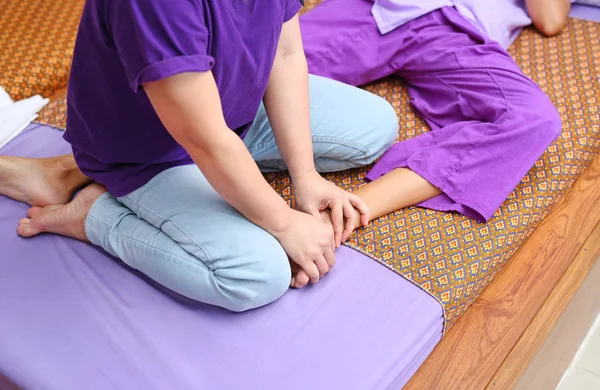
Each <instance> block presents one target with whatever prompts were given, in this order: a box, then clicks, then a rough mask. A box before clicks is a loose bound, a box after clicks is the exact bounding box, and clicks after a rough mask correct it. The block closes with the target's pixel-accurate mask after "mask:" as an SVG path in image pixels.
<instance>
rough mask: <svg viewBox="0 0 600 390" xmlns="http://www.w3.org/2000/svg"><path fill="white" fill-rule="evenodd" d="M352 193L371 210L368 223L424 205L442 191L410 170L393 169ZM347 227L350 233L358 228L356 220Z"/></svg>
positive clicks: (323, 215)
mask: <svg viewBox="0 0 600 390" xmlns="http://www.w3.org/2000/svg"><path fill="white" fill-rule="evenodd" d="M353 193H354V195H357V196H358V197H359V198H361V199H362V200H363V201H364V202H365V203H366V204H367V207H368V208H369V210H370V211H371V214H370V218H369V221H372V220H374V219H377V218H379V217H382V216H384V215H387V214H389V213H391V212H393V211H396V210H400V209H403V208H405V207H408V206H414V205H416V204H419V203H421V202H424V201H426V200H427V199H431V198H433V197H435V196H438V195H440V194H441V193H442V191H440V190H439V189H438V188H437V187H434V186H433V185H431V184H430V183H429V182H428V181H427V180H425V179H423V178H422V177H421V176H419V175H417V174H416V173H415V172H413V171H411V170H410V169H408V168H396V169H394V170H393V171H391V172H389V173H386V174H385V175H383V176H381V177H380V178H379V179H377V180H375V181H372V182H370V183H369V184H367V185H365V186H363V187H361V188H359V189H357V190H356V191H354V192H353ZM321 215H322V217H323V220H324V221H325V222H329V221H328V216H329V213H328V212H327V211H325V212H321ZM351 226H352V229H353V230H354V229H356V228H358V227H360V226H362V224H361V222H360V220H359V218H358V217H357V218H355V219H354V221H353V222H352V225H351Z"/></svg>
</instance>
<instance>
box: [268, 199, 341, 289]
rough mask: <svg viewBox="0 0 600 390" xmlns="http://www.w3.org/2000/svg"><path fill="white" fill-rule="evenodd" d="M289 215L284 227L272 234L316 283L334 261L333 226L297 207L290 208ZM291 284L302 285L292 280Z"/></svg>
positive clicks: (293, 285)
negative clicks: (297, 209)
mask: <svg viewBox="0 0 600 390" xmlns="http://www.w3.org/2000/svg"><path fill="white" fill-rule="evenodd" d="M286 217H287V218H286V223H285V225H284V226H283V228H282V229H280V230H278V231H273V232H271V234H273V236H274V237H275V238H277V240H278V241H279V243H280V244H281V246H282V247H283V249H284V250H285V252H286V253H287V255H288V256H289V258H290V259H291V260H292V261H293V262H294V263H296V264H298V266H299V267H300V268H301V269H302V271H303V272H304V273H305V274H306V275H308V278H309V280H310V282H311V283H317V282H318V281H319V279H320V278H321V277H323V276H324V275H325V274H326V273H327V272H329V270H330V269H331V267H333V265H334V264H335V254H334V248H333V247H332V245H331V243H332V240H333V230H332V229H331V226H329V225H327V224H325V223H323V222H322V221H321V220H318V219H316V218H313V217H312V216H310V215H308V214H305V213H302V212H299V211H296V210H290V213H289V215H287V216H286ZM296 274H297V273H296ZM295 276H296V275H294V277H295ZM305 282H306V280H305V281H304V283H301V284H302V285H304V284H305ZM292 287H302V286H300V285H296V284H295V283H294V280H292Z"/></svg>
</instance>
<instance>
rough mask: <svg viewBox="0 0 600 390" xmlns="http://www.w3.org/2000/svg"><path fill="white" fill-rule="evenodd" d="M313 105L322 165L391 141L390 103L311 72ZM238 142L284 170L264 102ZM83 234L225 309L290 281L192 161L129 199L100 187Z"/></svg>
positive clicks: (269, 239)
mask: <svg viewBox="0 0 600 390" xmlns="http://www.w3.org/2000/svg"><path fill="white" fill-rule="evenodd" d="M310 104H311V106H310V115H311V129H312V139H313V145H314V153H315V164H316V167H317V169H318V170H320V171H338V170H343V169H347V168H352V167H357V166H361V165H365V164H369V163H370V162H372V161H373V160H375V159H376V158H377V157H378V156H380V155H381V154H382V153H383V152H384V151H385V150H386V149H387V148H388V147H389V146H390V145H391V144H392V143H393V141H394V140H395V138H396V134H397V130H398V119H397V117H396V113H395V112H394V109H393V108H392V107H391V105H390V104H389V103H388V102H386V101H385V100H384V99H382V98H380V97H378V96H375V95H373V94H371V93H368V92H365V91H363V90H361V89H358V88H355V87H351V86H348V85H345V84H341V83H339V82H336V81H333V80H329V79H325V78H321V77H317V76H310ZM244 142H245V144H246V145H247V147H248V150H249V151H250V153H251V154H252V156H253V157H254V159H255V160H256V162H257V164H258V166H259V167H260V168H261V170H263V171H275V170H284V169H285V168H286V166H285V163H284V161H283V160H282V158H281V155H280V153H279V151H278V149H277V145H276V143H275V139H274V137H273V132H272V130H271V127H270V125H269V122H268V120H267V115H266V112H265V110H264V108H263V107H261V109H260V111H259V112H258V114H257V117H256V120H255V121H254V123H253V125H252V127H251V129H250V131H249V133H248V134H247V136H246V137H245V139H244ZM249 196H251V194H249ZM86 234H87V236H88V239H89V240H90V241H91V242H92V243H93V244H95V245H98V246H100V247H102V248H104V249H105V250H106V251H107V252H109V253H110V254H112V255H113V256H116V257H118V258H119V259H121V260H122V261H124V262H125V263H126V264H127V265H129V266H131V267H132V268H135V269H137V270H139V271H141V272H142V273H144V274H146V275H147V276H149V277H150V278H152V279H154V280H155V281H157V282H158V283H160V284H162V285H164V286H165V287H168V288H169V289H171V290H173V291H175V292H177V293H179V294H182V295H184V296H186V297H188V298H191V299H194V300H197V301H201V302H205V303H208V304H212V305H217V306H221V307H224V308H226V309H229V310H232V311H244V310H248V309H253V308H256V307H259V306H262V305H266V304H268V303H270V302H272V301H274V300H275V299H277V298H279V297H280V296H281V295H283V293H284V292H285V291H286V290H287V288H288V286H289V283H290V278H291V274H290V265H289V262H288V259H287V256H286V253H285V251H284V250H283V248H282V247H281V245H280V244H279V242H278V241H277V240H276V239H275V238H274V237H273V236H271V235H270V234H269V233H267V232H266V231H265V230H263V229H261V228H260V227H258V226H256V225H254V224H253V223H252V222H250V221H248V220H247V219H246V218H244V217H243V216H242V215H241V214H240V213H239V212H238V211H236V210H235V209H234V208H233V207H231V206H230V205H229V204H228V203H227V202H225V200H223V198H221V197H220V196H219V194H217V192H216V191H215V190H214V189H213V188H212V187H211V185H210V184H209V183H208V182H207V180H206V179H205V178H204V176H203V175H202V173H201V172H200V170H199V169H198V167H196V166H195V165H188V166H182V167H177V168H172V169H169V170H166V171H164V172H162V173H160V174H158V175H157V176H155V177H154V178H153V179H152V180H151V181H150V182H148V183H147V184H146V185H144V186H143V187H141V188H140V189H138V190H136V191H134V192H132V193H131V194H129V195H127V196H123V197H120V198H115V197H113V196H111V195H110V194H109V193H104V194H103V195H101V196H100V197H99V198H98V200H97V201H96V202H95V203H94V205H93V206H92V208H91V210H90V212H89V214H88V217H87V220H86Z"/></svg>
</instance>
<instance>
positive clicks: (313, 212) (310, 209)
mask: <svg viewBox="0 0 600 390" xmlns="http://www.w3.org/2000/svg"><path fill="white" fill-rule="evenodd" d="M305 212H306V214H310V215H312V216H313V217H315V218H317V219H318V220H319V221H321V220H323V218H322V217H321V213H320V212H319V208H318V207H315V206H311V207H307V208H306V210H305Z"/></svg>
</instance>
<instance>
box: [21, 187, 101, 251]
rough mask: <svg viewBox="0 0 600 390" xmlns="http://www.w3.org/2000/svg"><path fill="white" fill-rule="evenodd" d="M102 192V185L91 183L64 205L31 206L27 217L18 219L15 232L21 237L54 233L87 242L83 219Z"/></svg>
mask: <svg viewBox="0 0 600 390" xmlns="http://www.w3.org/2000/svg"><path fill="white" fill-rule="evenodd" d="M104 192H106V189H105V188H104V187H103V186H101V185H99V184H92V185H90V186H88V187H87V188H85V189H83V190H82V191H81V192H80V193H79V194H78V195H77V196H76V197H75V199H73V200H72V201H71V202H69V203H67V204H66V205H52V206H47V207H44V208H42V207H32V208H31V209H29V212H28V213H27V218H23V219H22V220H21V221H19V226H18V227H17V233H18V234H19V235H20V236H22V237H33V236H35V235H38V234H40V233H55V234H60V235H61V236H67V237H72V238H75V239H77V240H80V241H86V242H87V241H88V239H87V236H86V235H85V219H86V218H87V215H88V212H89V211H90V209H91V208H92V205H93V204H94V202H95V201H96V199H98V197H99V196H100V195H101V194H102V193H104Z"/></svg>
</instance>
